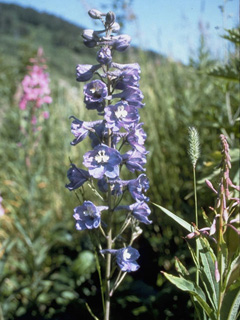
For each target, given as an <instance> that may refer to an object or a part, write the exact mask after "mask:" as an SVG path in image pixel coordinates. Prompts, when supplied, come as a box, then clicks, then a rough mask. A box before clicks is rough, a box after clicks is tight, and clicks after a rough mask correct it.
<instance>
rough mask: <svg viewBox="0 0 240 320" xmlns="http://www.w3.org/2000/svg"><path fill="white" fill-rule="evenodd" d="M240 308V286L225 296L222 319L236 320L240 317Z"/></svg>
mask: <svg viewBox="0 0 240 320" xmlns="http://www.w3.org/2000/svg"><path fill="white" fill-rule="evenodd" d="M239 307H240V290H239V285H238V286H237V287H236V288H234V289H233V290H231V288H230V289H229V291H228V292H227V293H226V294H225V296H224V298H223V302H222V308H221V313H220V314H221V319H224V320H235V319H237V316H238V314H237V313H238V310H239Z"/></svg>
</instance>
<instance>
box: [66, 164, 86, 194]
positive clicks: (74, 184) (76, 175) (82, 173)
mask: <svg viewBox="0 0 240 320" xmlns="http://www.w3.org/2000/svg"><path fill="white" fill-rule="evenodd" d="M67 177H68V179H69V180H70V183H69V184H66V188H68V190H70V191H72V190H75V189H77V188H79V187H81V186H82V185H83V184H84V182H86V181H87V180H88V179H89V178H90V175H89V173H88V171H86V170H83V169H80V168H77V167H76V166H75V164H71V168H70V169H69V170H68V172H67Z"/></svg>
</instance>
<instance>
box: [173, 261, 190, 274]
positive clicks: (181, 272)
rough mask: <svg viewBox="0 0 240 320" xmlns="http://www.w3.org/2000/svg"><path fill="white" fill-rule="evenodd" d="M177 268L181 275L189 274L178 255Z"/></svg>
mask: <svg viewBox="0 0 240 320" xmlns="http://www.w3.org/2000/svg"><path fill="white" fill-rule="evenodd" d="M175 268H176V270H177V272H178V273H179V274H180V275H181V276H186V275H187V276H188V275H189V272H188V271H187V269H186V268H185V266H184V265H183V264H182V262H181V261H180V260H179V259H178V258H177V257H175Z"/></svg>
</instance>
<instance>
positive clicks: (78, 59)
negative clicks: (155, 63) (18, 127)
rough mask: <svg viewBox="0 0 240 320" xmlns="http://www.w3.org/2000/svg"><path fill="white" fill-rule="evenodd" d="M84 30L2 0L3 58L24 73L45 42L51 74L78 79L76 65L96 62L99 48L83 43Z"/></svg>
mask: <svg viewBox="0 0 240 320" xmlns="http://www.w3.org/2000/svg"><path fill="white" fill-rule="evenodd" d="M82 30H83V29H82V28H80V27H78V26H76V25H74V24H72V23H69V22H67V21H65V20H63V19H61V18H58V17H56V16H54V15H50V14H47V13H40V12H37V11H35V10H33V9H31V8H23V7H20V6H17V5H13V4H4V3H0V61H1V60H3V61H4V66H5V68H7V67H8V66H9V67H10V66H11V67H12V66H13V65H14V66H15V67H16V68H17V69H19V70H18V71H19V72H18V74H19V73H20V74H21V75H22V72H25V66H26V64H27V63H28V60H29V58H30V57H31V56H32V55H34V53H35V52H36V50H37V48H38V47H39V46H41V47H43V49H44V52H45V55H46V57H47V59H48V66H49V72H51V76H53V77H55V76H56V77H61V78H62V77H63V78H66V79H67V80H68V81H73V83H74V82H75V79H74V78H75V70H74V66H75V65H76V64H77V63H91V62H92V63H96V60H95V53H96V50H95V49H92V50H89V48H86V47H85V46H84V45H83V43H82V37H81V34H82ZM136 50H137V49H136V48H135V49H134V48H131V49H130V50H127V52H128V53H127V54H128V55H132V54H133V53H134V52H135V53H136ZM148 54H149V55H150V56H151V58H154V57H158V58H159V56H158V55H157V54H155V53H153V52H148ZM125 57H126V55H125ZM128 58H129V57H128ZM120 59H121V56H120ZM128 60H129V59H128ZM131 60H133V59H131ZM66 62H67V63H66ZM69 66H73V68H72V69H71V68H69ZM16 76H17V78H18V75H16Z"/></svg>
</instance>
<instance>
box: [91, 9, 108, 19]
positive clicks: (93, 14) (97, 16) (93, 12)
mask: <svg viewBox="0 0 240 320" xmlns="http://www.w3.org/2000/svg"><path fill="white" fill-rule="evenodd" d="M88 14H89V16H90V17H91V18H92V19H101V18H102V16H105V15H106V14H104V13H102V12H101V11H99V10H96V9H91V10H89V11H88Z"/></svg>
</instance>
